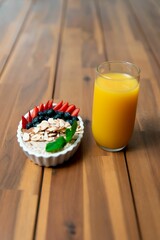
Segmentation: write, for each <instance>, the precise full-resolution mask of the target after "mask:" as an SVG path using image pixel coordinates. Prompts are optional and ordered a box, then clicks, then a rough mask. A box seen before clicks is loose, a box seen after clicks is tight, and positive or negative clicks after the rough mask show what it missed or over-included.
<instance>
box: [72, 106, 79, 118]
mask: <svg viewBox="0 0 160 240" xmlns="http://www.w3.org/2000/svg"><path fill="white" fill-rule="evenodd" d="M79 111H80V109H79V108H76V109H75V110H74V111H73V112H72V113H71V116H72V117H77V116H78V113H79Z"/></svg>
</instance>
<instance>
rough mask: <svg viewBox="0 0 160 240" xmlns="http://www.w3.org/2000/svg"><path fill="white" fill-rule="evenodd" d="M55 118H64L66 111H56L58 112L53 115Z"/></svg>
mask: <svg viewBox="0 0 160 240" xmlns="http://www.w3.org/2000/svg"><path fill="white" fill-rule="evenodd" d="M53 118H54V119H57V118H60V119H63V118H64V113H63V112H56V114H55V115H54V117H53Z"/></svg>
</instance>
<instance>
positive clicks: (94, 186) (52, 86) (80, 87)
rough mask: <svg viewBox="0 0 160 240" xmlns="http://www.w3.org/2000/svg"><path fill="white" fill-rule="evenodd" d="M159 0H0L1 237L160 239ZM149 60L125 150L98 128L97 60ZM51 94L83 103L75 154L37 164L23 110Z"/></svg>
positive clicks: (5, 239) (16, 239)
mask: <svg viewBox="0 0 160 240" xmlns="http://www.w3.org/2000/svg"><path fill="white" fill-rule="evenodd" d="M159 11H160V3H159V1H158V0H141V1H139V0H134V1H131V0H107V1H105V0H67V1H65V0H54V1H53V0H46V1H43V0H36V1H32V0H28V1H25V0H24V1H23V0H22V1H20V0H13V1H11V0H6V1H3V0H1V1H0V109H1V114H0V123H1V131H0V139H1V142H0V147H1V148H0V239H3V240H10V239H11V240H12V239H14V240H19V239H20V240H21V239H24V240H31V239H36V240H46V239H47V240H50V239H56V240H61V239H62V240H64V239H66V240H71V239H75V240H97V239H100V240H103V239H109V240H112V239H113V240H119V239H123V240H125V239H126V240H128V239H133V240H135V239H136V240H137V239H144V240H153V239H155V240H157V239H160V227H159V219H160V198H159V189H160V180H159V168H160V162H159V154H160V150H159V149H160V141H159V139H160V107H159V99H160V90H159V89H160V81H159V75H160V68H159V66H160V61H159V55H160V54H159V53H160V50H159V49H160V44H159V34H160V32H159V20H160V15H159ZM105 60H126V61H131V62H134V63H135V64H137V65H138V66H139V67H140V68H141V80H140V85H141V90H140V96H139V102H138V109H137V117H136V124H135V129H134V134H133V136H132V139H131V141H130V143H129V145H128V147H127V148H126V150H125V151H122V152H120V153H115V154H113V153H108V152H105V151H103V150H101V149H100V148H99V147H97V145H96V143H95V141H94V139H93V136H92V131H91V121H92V119H91V118H92V99H93V86H94V78H95V67H96V66H97V65H98V64H99V63H101V62H103V61H105ZM50 98H54V99H59V100H61V99H63V100H64V101H68V102H69V103H74V104H75V105H76V106H77V107H79V108H80V109H81V111H80V115H81V116H82V118H83V120H84V125H85V133H84V138H83V140H82V143H81V145H80V147H79V149H78V151H77V152H76V154H75V155H74V156H73V157H72V158H71V159H70V160H69V161H68V162H66V163H64V164H62V165H60V166H57V167H55V168H46V169H45V168H43V167H39V166H36V165H34V164H33V163H32V162H31V161H30V160H29V159H27V157H26V156H25V155H24V154H23V152H22V151H21V149H20V148H19V146H18V143H17V139H16V131H17V125H18V122H19V121H20V118H21V115H23V114H24V113H26V112H27V111H28V110H29V109H31V108H33V107H34V106H35V105H38V104H39V103H41V102H45V101H47V100H48V99H50Z"/></svg>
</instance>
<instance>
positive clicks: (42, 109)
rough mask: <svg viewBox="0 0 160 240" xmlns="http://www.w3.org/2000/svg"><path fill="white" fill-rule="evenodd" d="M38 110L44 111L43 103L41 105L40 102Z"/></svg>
mask: <svg viewBox="0 0 160 240" xmlns="http://www.w3.org/2000/svg"><path fill="white" fill-rule="evenodd" d="M39 111H40V112H43V111H44V105H43V103H41V104H40V105H39Z"/></svg>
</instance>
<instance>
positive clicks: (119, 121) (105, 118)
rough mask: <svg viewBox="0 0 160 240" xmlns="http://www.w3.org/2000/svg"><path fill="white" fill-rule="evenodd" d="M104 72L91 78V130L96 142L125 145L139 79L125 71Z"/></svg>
mask: <svg viewBox="0 0 160 240" xmlns="http://www.w3.org/2000/svg"><path fill="white" fill-rule="evenodd" d="M104 76H105V78H103V77H101V76H99V77H97V79H96V81H95V86H94V100H93V109H92V132H93V136H94V138H95V140H96V142H97V143H98V144H99V145H100V146H103V147H106V148H109V149H117V148H121V147H124V146H126V145H127V144H128V141H129V139H130V137H131V135H132V131H133V127H134V121H135V114H136V106H137V99H138V92H139V83H138V81H137V79H135V78H134V77H132V76H131V75H128V74H123V73H107V74H105V75H104Z"/></svg>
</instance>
